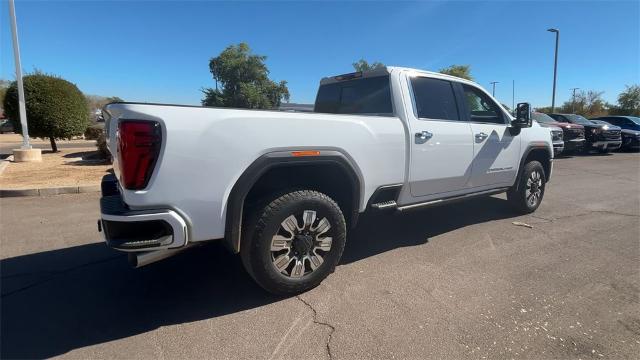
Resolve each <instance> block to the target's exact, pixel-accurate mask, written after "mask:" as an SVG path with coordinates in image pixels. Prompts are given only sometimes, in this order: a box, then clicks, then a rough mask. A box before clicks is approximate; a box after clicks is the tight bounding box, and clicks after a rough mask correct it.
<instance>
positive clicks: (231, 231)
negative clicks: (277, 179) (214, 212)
mask: <svg viewBox="0 0 640 360" xmlns="http://www.w3.org/2000/svg"><path fill="white" fill-rule="evenodd" d="M298 151H310V149H305V148H295V149H286V150H278V151H274V152H270V153H267V154H264V155H262V156H260V157H259V158H257V159H256V160H255V161H253V162H252V163H251V165H249V167H247V168H246V169H245V171H244V172H243V173H242V175H240V177H239V178H238V180H237V181H236V182H235V184H234V185H233V187H232V188H231V192H230V193H229V198H228V199H227V204H226V212H225V243H226V244H227V245H228V246H229V248H230V249H231V250H232V251H233V252H234V253H238V252H240V242H241V236H242V218H243V210H244V202H245V199H246V197H247V195H248V194H249V191H251V189H252V188H253V186H254V185H255V184H256V182H257V181H258V180H259V179H260V178H261V177H262V175H264V174H266V173H267V171H269V170H271V169H273V168H276V167H282V166H300V165H310V164H311V165H313V164H332V165H336V166H339V167H340V168H341V169H342V170H344V171H345V173H346V174H348V180H349V182H350V186H351V187H352V190H353V197H352V204H353V206H352V209H351V225H352V226H354V225H355V223H356V222H357V219H358V215H359V213H360V205H361V203H362V199H361V197H362V196H363V194H364V190H363V189H364V181H363V178H362V174H361V172H360V169H359V168H358V167H357V166H356V165H355V162H354V161H353V159H351V157H349V156H348V155H346V154H345V153H343V152H342V151H340V150H337V149H333V148H330V149H327V148H320V149H318V148H314V149H312V150H311V151H315V152H317V154H313V155H310V156H294V153H296V152H298Z"/></svg>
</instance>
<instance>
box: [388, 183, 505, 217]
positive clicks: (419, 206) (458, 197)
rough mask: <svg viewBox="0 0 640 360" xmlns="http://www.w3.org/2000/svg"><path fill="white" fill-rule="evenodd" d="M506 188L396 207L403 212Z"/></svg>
mask: <svg viewBox="0 0 640 360" xmlns="http://www.w3.org/2000/svg"><path fill="white" fill-rule="evenodd" d="M507 190H509V188H508V187H505V188H500V189H492V190H486V191H480V192H476V193H471V194H465V195H459V196H452V197H448V198H444V199H438V200H431V201H425V202H422V203H417V204H409V205H405V206H400V207H398V211H401V212H404V211H408V210H414V209H422V208H426V207H430V206H436V205H444V204H449V203H452V202H456V201H460V200H466V199H470V198H473V197H476V196H485V195H486V196H488V195H496V194H500V193H503V192H506V191H507ZM394 203H395V201H394Z"/></svg>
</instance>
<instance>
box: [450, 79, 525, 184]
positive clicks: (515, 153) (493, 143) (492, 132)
mask: <svg viewBox="0 0 640 360" xmlns="http://www.w3.org/2000/svg"><path fill="white" fill-rule="evenodd" d="M462 88H463V91H464V97H465V105H466V106H465V107H466V111H465V117H467V118H468V119H469V123H470V126H471V131H472V133H473V141H474V150H473V170H472V172H471V179H470V181H469V187H470V188H476V187H483V186H487V185H510V183H512V182H513V181H514V180H515V177H516V174H517V172H518V166H519V163H520V161H519V159H520V137H519V136H517V132H514V129H513V128H511V126H510V125H509V122H510V118H509V116H507V114H505V113H504V111H503V110H502V108H501V107H500V106H499V105H498V104H497V103H496V102H495V101H494V100H493V99H492V98H491V97H490V96H489V95H488V94H486V93H485V92H484V91H482V90H481V89H479V88H476V87H473V86H471V85H467V84H463V85H462Z"/></svg>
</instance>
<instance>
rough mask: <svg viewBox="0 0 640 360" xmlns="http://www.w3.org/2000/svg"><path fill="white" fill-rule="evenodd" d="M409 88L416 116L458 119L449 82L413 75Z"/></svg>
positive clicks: (454, 99)
mask: <svg viewBox="0 0 640 360" xmlns="http://www.w3.org/2000/svg"><path fill="white" fill-rule="evenodd" d="M411 88H412V89H413V98H414V101H415V106H416V109H415V110H416V113H417V115H418V118H421V119H442V120H460V115H459V114H458V105H457V103H456V97H455V94H454V91H453V86H452V84H451V82H449V81H446V80H440V79H432V78H426V77H414V78H412V79H411Z"/></svg>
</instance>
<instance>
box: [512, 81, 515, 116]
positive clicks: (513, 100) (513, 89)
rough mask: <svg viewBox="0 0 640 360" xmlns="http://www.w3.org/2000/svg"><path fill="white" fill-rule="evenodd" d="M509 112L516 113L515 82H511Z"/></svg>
mask: <svg viewBox="0 0 640 360" xmlns="http://www.w3.org/2000/svg"><path fill="white" fill-rule="evenodd" d="M511 111H516V81H515V80H511Z"/></svg>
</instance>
